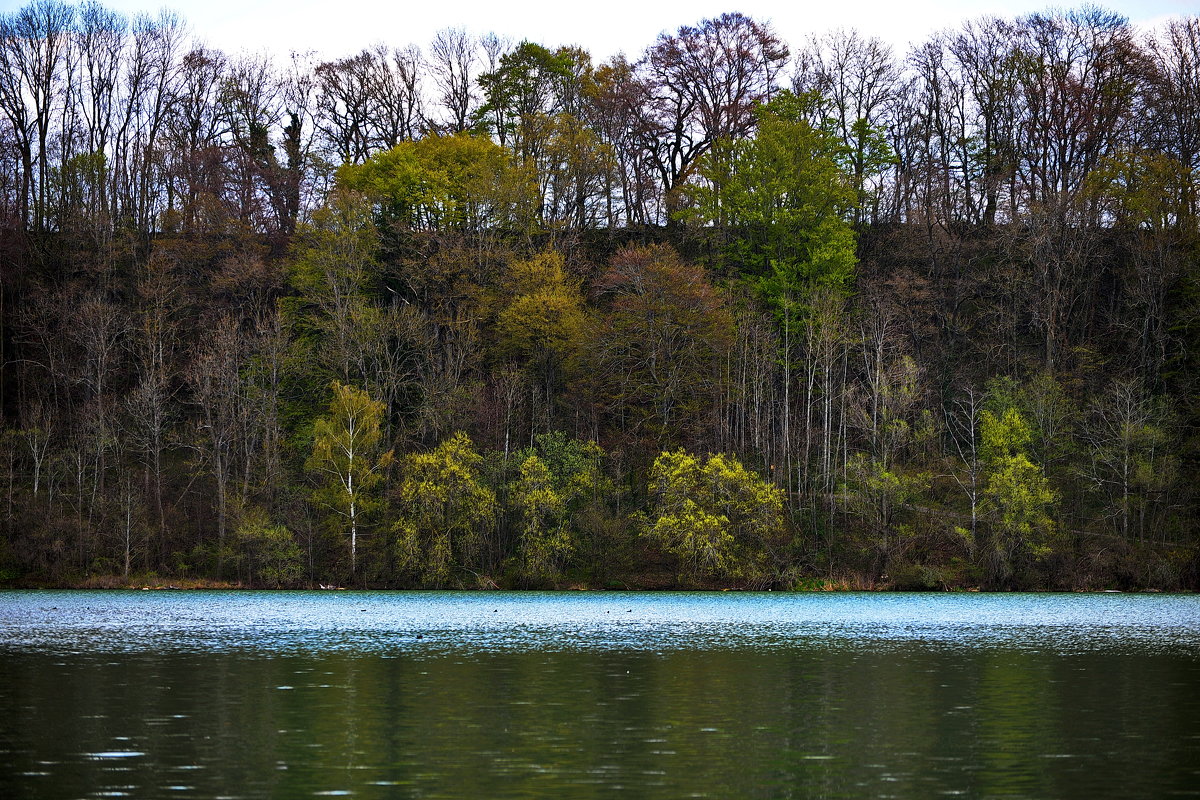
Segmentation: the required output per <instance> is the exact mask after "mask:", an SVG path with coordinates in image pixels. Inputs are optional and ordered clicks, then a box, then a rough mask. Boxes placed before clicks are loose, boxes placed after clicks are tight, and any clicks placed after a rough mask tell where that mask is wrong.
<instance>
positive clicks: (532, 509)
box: [510, 455, 574, 581]
mask: <svg viewBox="0 0 1200 800" xmlns="http://www.w3.org/2000/svg"><path fill="white" fill-rule="evenodd" d="M510 497H511V502H512V506H513V508H514V509H515V510H516V512H517V514H518V515H519V519H520V521H519V523H518V532H519V536H520V543H519V545H518V547H519V550H520V560H521V571H522V573H523V574H524V575H525V577H526V578H528V579H531V580H534V581H553V580H555V579H556V578H558V576H559V574H560V572H561V569H562V563H563V562H564V561H565V560H566V559H567V558H569V557H570V555H571V553H572V551H573V550H574V545H573V543H572V541H571V535H570V532H569V530H568V528H567V523H566V511H567V498H566V497H565V496H564V494H563V493H561V492H559V491H557V490H556V489H555V487H554V476H553V475H552V474H551V472H550V468H549V467H548V466H547V465H546V463H545V462H544V461H542V460H541V459H540V458H538V457H537V456H536V455H530V456H528V457H527V458H526V459H525V460H524V461H523V462H521V469H520V477H518V478H517V481H516V483H514V484H513V486H512V489H511V495H510Z"/></svg>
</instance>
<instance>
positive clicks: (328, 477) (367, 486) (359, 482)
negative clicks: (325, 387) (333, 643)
mask: <svg viewBox="0 0 1200 800" xmlns="http://www.w3.org/2000/svg"><path fill="white" fill-rule="evenodd" d="M332 388H333V400H332V401H330V403H329V415H328V416H326V417H321V418H320V419H318V420H317V421H316V422H315V423H314V426H313V450H312V455H310V456H309V457H308V461H307V462H306V463H305V468H306V469H307V470H308V471H309V472H312V473H315V474H316V475H317V476H318V479H319V480H320V485H319V486H318V488H317V489H316V491H315V492H313V499H314V500H315V501H316V502H317V503H318V504H320V505H322V506H324V507H326V508H328V509H329V510H330V511H332V512H333V515H334V517H333V518H334V519H335V520H337V526H338V527H340V528H348V531H347V532H348V533H349V535H350V564H351V567H350V568H351V572H353V571H354V570H355V567H356V562H357V558H358V534H359V532H360V531H359V528H360V526H361V525H362V523H363V520H364V517H365V516H366V515H367V514H368V513H369V512H370V511H371V510H373V509H374V508H375V507H376V506H377V505H378V503H379V498H378V497H376V496H375V493H374V489H375V487H376V486H378V485H379V482H380V481H382V480H383V471H384V470H385V469H386V468H387V467H388V465H390V464H391V463H392V451H391V450H388V451H387V452H386V453H382V454H381V453H380V452H379V450H380V430H379V424H380V421H381V420H382V418H383V410H384V409H383V403H379V402H376V401H375V400H372V399H371V397H370V395H368V394H367V393H366V392H364V391H363V390H362V389H358V388H356V387H354V386H347V385H344V384H342V383H339V382H337V381H334V382H333V384H332Z"/></svg>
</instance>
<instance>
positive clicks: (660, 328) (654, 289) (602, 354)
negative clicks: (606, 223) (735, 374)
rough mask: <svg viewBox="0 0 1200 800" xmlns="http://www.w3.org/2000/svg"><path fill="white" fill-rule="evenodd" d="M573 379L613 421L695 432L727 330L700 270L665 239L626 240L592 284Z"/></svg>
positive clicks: (722, 309)
mask: <svg viewBox="0 0 1200 800" xmlns="http://www.w3.org/2000/svg"><path fill="white" fill-rule="evenodd" d="M595 290H596V291H597V292H598V293H599V294H600V298H601V300H602V303H603V305H602V307H601V310H600V311H598V312H596V313H595V314H594V315H593V317H592V319H591V320H590V322H589V323H588V325H587V326H586V328H585V332H584V344H583V346H582V347H581V348H580V354H579V359H578V365H577V366H578V372H579V375H580V378H579V381H580V385H581V386H582V387H586V390H587V391H588V393H589V395H590V397H591V398H592V400H593V402H595V403H596V405H597V407H598V408H599V410H600V411H601V412H602V413H603V414H604V415H605V417H607V419H608V421H609V422H610V424H612V425H613V426H615V427H616V428H618V429H619V430H622V431H625V432H627V433H630V434H633V435H636V436H647V437H650V438H652V439H655V440H657V441H659V442H681V441H686V440H688V439H689V438H690V437H691V436H692V435H694V434H696V433H697V432H698V431H699V429H700V427H701V426H702V420H703V415H704V414H705V412H706V411H708V410H710V408H711V404H712V403H713V402H715V400H716V392H717V391H718V388H719V385H720V370H721V368H722V366H723V358H724V354H725V352H726V350H727V348H728V347H729V345H730V342H731V339H732V333H733V330H732V329H733V318H732V316H731V314H730V313H729V311H728V309H727V308H726V305H725V302H724V299H723V298H722V296H721V295H720V293H718V292H717V290H716V289H714V288H713V287H712V285H711V284H710V283H709V282H708V279H707V276H705V274H704V272H703V270H701V269H700V268H699V267H696V266H693V265H691V264H687V263H686V262H684V261H683V260H682V259H681V258H680V257H679V255H678V254H677V253H676V252H675V251H674V250H673V249H671V248H670V247H668V246H665V245H653V246H649V247H628V248H625V249H623V250H621V251H620V252H619V253H617V255H615V256H614V257H613V259H612V262H611V263H610V265H609V268H608V270H607V271H606V272H605V273H604V275H602V276H601V277H600V279H599V280H598V281H597V282H596V284H595Z"/></svg>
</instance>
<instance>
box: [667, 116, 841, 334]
mask: <svg viewBox="0 0 1200 800" xmlns="http://www.w3.org/2000/svg"><path fill="white" fill-rule="evenodd" d="M809 103H810V99H809V98H806V97H803V96H796V95H793V94H791V93H790V92H782V93H780V94H779V95H777V96H776V97H775V98H774V99H772V100H771V102H769V103H767V104H766V105H764V106H761V107H760V108H759V109H758V130H757V132H756V134H755V136H754V138H752V139H743V140H739V141H736V142H723V143H720V144H718V145H717V146H716V147H714V148H713V150H712V151H711V152H710V153H709V154H708V155H706V156H705V158H704V159H702V161H701V164H700V174H701V175H702V176H703V178H704V179H705V181H706V183H705V184H703V185H698V186H693V187H691V188H690V189H689V190H688V191H689V195H690V199H691V202H692V209H691V212H690V215H691V216H692V218H693V219H694V220H695V221H696V222H699V223H702V224H712V225H717V226H723V227H726V228H727V229H728V230H729V231H730V232H731V235H732V236H733V240H732V242H731V243H730V245H729V248H728V259H729V261H730V262H731V263H732V264H733V265H735V266H736V267H737V268H738V269H739V270H740V271H741V273H742V274H743V275H744V276H746V278H747V280H748V281H749V282H750V283H751V284H752V285H754V286H755V287H757V289H758V291H759V292H760V293H761V295H762V296H763V298H764V299H765V300H766V301H767V302H768V303H769V304H770V305H771V307H772V308H773V309H775V311H776V312H777V313H778V314H780V315H799V316H801V317H803V316H805V315H806V314H807V311H808V307H809V304H810V303H811V298H812V296H813V295H814V293H816V292H817V291H818V290H821V289H824V290H833V291H834V292H839V293H840V292H845V291H847V290H848V289H849V287H850V284H851V282H852V280H853V278H854V268H855V265H856V263H857V258H856V255H855V247H856V243H855V235H854V229H853V228H852V227H851V226H850V224H849V223H848V222H847V220H846V217H847V215H848V214H849V212H850V210H851V209H852V208H853V207H854V204H855V195H854V190H853V187H852V186H851V182H850V181H849V179H848V177H847V174H846V170H845V169H844V168H843V166H841V163H840V162H841V160H842V157H843V146H842V145H841V143H840V142H839V141H838V140H837V137H835V136H834V135H833V134H831V133H829V132H828V131H825V130H822V129H820V128H814V127H813V126H812V125H811V124H810V123H809V122H808V121H807V120H806V118H805V117H806V114H807V109H808V107H809Z"/></svg>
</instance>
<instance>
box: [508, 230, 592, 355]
mask: <svg viewBox="0 0 1200 800" xmlns="http://www.w3.org/2000/svg"><path fill="white" fill-rule="evenodd" d="M504 290H505V293H506V295H507V296H508V299H507V300H506V301H505V305H504V307H503V309H502V310H501V311H500V313H499V315H498V316H497V318H496V326H495V330H496V337H497V341H496V349H497V351H498V353H499V354H500V355H501V356H502V357H504V358H514V359H517V360H519V361H523V362H530V363H542V364H544V362H546V361H547V360H548V359H549V360H553V361H561V360H562V359H563V358H565V357H566V356H567V355H568V354H570V352H571V351H572V350H573V349H574V348H575V346H576V345H577V342H578V339H579V336H580V333H581V331H582V328H583V322H584V315H583V296H582V294H581V293H580V291H579V286H578V285H577V284H576V283H575V282H573V281H571V280H569V279H568V277H567V275H566V272H565V270H564V269H563V257H562V255H561V254H560V253H558V252H555V251H549V252H543V253H539V254H537V255H535V256H533V257H532V258H529V259H516V260H513V261H511V262H510V263H509V266H508V275H507V276H506V279H505V286H504Z"/></svg>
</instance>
